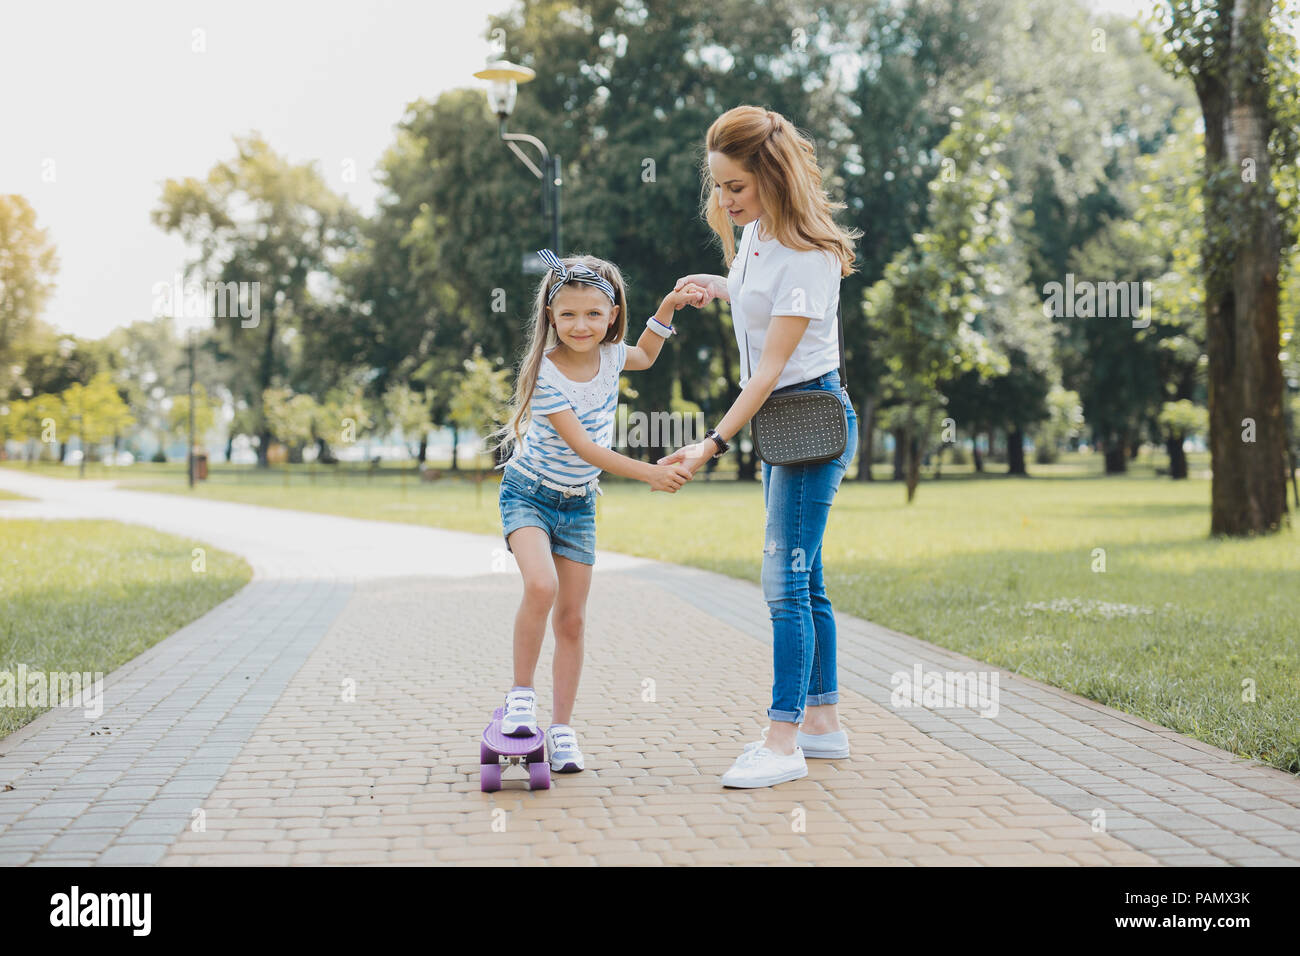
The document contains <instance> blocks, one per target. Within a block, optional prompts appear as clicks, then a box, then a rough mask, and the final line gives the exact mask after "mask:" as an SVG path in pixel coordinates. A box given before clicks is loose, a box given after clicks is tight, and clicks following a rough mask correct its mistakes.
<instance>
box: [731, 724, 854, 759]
mask: <svg viewBox="0 0 1300 956" xmlns="http://www.w3.org/2000/svg"><path fill="white" fill-rule="evenodd" d="M766 742H767V731H763V735H762V736H761V737H759V739H758V740H751V741H750V742H749V743H747V744H745V751H746V752H748V751H750V750H754V749H756V748H758V747H761V746H763V745H764V744H765V743H766ZM794 742H795V745H796V746H798V747H799V749H800V750H802V751H803V755H804V756H805V757H816V758H818V759H820V760H839V759H841V758H844V757H847V756H848V755H849V735H848V734H847V733H846V732H845V731H844V730H842V729H841V730H833V731H831V732H830V733H829V734H805V733H804V732H803V731H802V730H801V731H799V732H798V733H797V734H796V735H795V739H794Z"/></svg>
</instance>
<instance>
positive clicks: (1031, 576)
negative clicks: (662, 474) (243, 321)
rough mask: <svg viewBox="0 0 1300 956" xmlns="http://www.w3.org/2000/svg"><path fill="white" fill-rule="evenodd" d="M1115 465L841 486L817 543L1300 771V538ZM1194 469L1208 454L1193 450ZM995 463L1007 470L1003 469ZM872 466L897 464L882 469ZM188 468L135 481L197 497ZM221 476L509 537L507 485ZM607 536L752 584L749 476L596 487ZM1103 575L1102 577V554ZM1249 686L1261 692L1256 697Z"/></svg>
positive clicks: (928, 610)
mask: <svg viewBox="0 0 1300 956" xmlns="http://www.w3.org/2000/svg"><path fill="white" fill-rule="evenodd" d="M1162 464H1163V456H1157V457H1156V458H1154V459H1140V460H1139V461H1138V462H1137V463H1135V465H1134V466H1133V472H1132V474H1131V475H1129V476H1120V477H1104V476H1102V475H1101V474H1100V462H1099V459H1098V458H1097V457H1095V456H1069V457H1067V459H1065V460H1064V461H1063V462H1062V463H1060V464H1058V465H1054V466H1035V465H1033V464H1031V465H1030V469H1031V471H1032V472H1033V473H1034V475H1035V477H1032V478H1028V479H1015V478H1008V477H1005V476H990V477H985V478H974V477H972V476H971V474H970V468H969V466H967V467H966V468H965V469H954V468H952V467H950V466H949V467H945V470H944V478H943V479H942V480H940V481H927V482H924V483H923V484H922V485H921V486H920V488H919V489H918V493H917V498H916V500H915V501H914V502H913V503H912V504H911V505H907V504H905V496H904V491H903V488H902V486H901V485H900V484H897V483H893V482H884V481H881V482H875V483H863V482H857V481H846V482H845V483H844V484H843V485H842V486H841V489H840V492H839V495H838V496H837V498H836V503H835V507H834V510H833V511H832V513H831V525H830V527H829V528H828V530H827V534H826V540H825V545H824V559H825V563H826V568H827V572H826V581H827V589H828V591H829V593H830V595H831V598H832V600H833V601H834V602H835V605H836V607H837V608H838V609H840V610H843V611H847V612H850V613H852V614H856V615H859V616H861V617H864V618H867V619H869V620H871V621H874V622H876V623H878V624H882V625H884V626H886V627H890V628H893V629H895V630H898V631H903V632H905V633H908V634H912V635H915V636H916V637H919V638H922V639H924V640H927V641H931V642H933V643H935V644H938V645H941V646H943V647H947V648H951V649H952V650H955V651H958V652H960V653H962V654H966V655H969V656H971V657H973V658H976V659H978V660H984V661H989V662H991V663H993V664H996V665H999V666H1001V667H1004V668H1006V669H1008V670H1010V671H1013V672H1017V673H1021V674H1024V675H1026V676H1029V677H1033V678H1036V679H1038V680H1041V681H1044V682H1046V683H1049V684H1053V685H1055V686H1058V687H1062V688H1065V689H1066V690H1070V691H1073V692H1074V693H1077V694H1080V695H1082V696H1084V697H1088V698H1091V699H1093V700H1096V701H1099V702H1101V703H1103V704H1107V705H1109V706H1112V707H1116V708H1118V709H1120V710H1124V711H1127V712H1129V713H1132V714H1135V715H1137V716H1139V717H1142V718H1144V719H1146V720H1149V721H1151V722H1153V723H1156V724H1160V725H1163V726H1166V727H1169V728H1172V729H1173V730H1176V731H1178V732H1180V733H1184V734H1188V735H1190V736H1193V737H1196V738H1199V739H1201V740H1204V741H1206V742H1207V743H1210V744H1213V745H1215V746H1218V747H1222V748H1224V749H1226V750H1230V751H1233V752H1235V753H1238V754H1241V755H1243V756H1248V757H1252V758H1256V759H1259V760H1261V761H1263V762H1265V763H1268V764H1271V765H1273V766H1275V767H1279V768H1282V769H1284V770H1289V771H1291V772H1292V773H1297V772H1300V638H1298V637H1297V635H1300V601H1298V600H1297V582H1300V545H1298V544H1297V540H1296V536H1295V533H1294V531H1292V530H1290V529H1287V530H1284V531H1283V532H1282V533H1280V534H1277V535H1274V536H1270V537H1266V538H1261V539H1256V540H1212V539H1210V538H1209V537H1208V531H1209V496H1210V486H1209V482H1208V481H1205V480H1201V479H1195V478H1193V479H1191V480H1187V481H1179V482H1175V481H1171V480H1169V479H1168V478H1157V477H1155V476H1154V468H1155V467H1157V466H1159V465H1162ZM1190 464H1191V468H1192V471H1193V474H1195V473H1197V472H1198V471H1202V470H1204V469H1205V468H1206V467H1207V466H1208V461H1207V459H1206V457H1205V456H1191V462H1190ZM992 467H996V466H992ZM876 471H877V474H878V475H879V476H882V477H883V476H884V475H885V474H886V472H887V470H886V469H884V468H883V467H880V466H878V467H877V469H876ZM183 477H184V476H183V471H182V473H181V474H180V475H178V476H173V477H171V478H167V479H162V478H158V477H154V478H152V479H147V480H144V481H137V482H131V486H132V487H142V488H148V489H149V490H161V491H174V492H176V493H181V494H188V493H190V492H188V491H187V490H186V489H185V488H184V487H183ZM287 481H288V487H287V488H286V475H285V474H284V473H283V472H272V473H271V474H266V473H262V474H258V473H256V472H254V471H253V470H244V471H242V472H235V471H228V472H221V471H218V472H215V473H214V476H213V479H212V480H211V481H210V482H207V483H204V484H203V485H201V486H200V488H199V490H198V491H197V492H195V493H196V494H198V495H200V496H202V497H207V498H218V499H222V500H229V501H243V502H248V503H252V504H261V505H269V506H273V507H290V508H296V509H300V510H307V511H319V512H325V513H329V514H338V515H346V516H350V517H358V518H369V519H378V520H387V521H401V522H408V523H413V524H422V525H430V526H435V527H444V528H453V529H457V530H464V531H474V532H480V533H483V534H489V535H499V534H500V522H499V515H498V512H497V506H496V488H497V486H496V482H495V480H494V479H489V480H488V481H486V482H484V483H483V485H482V486H481V488H479V489H477V490H476V487H475V484H474V483H473V482H472V481H463V480H458V479H443V480H441V481H438V482H433V483H425V484H421V483H419V482H418V481H416V480H415V479H414V477H411V478H410V479H409V480H406V481H399V480H398V479H397V478H395V477H393V476H392V475H380V476H378V477H375V478H373V479H371V480H369V481H366V480H364V479H358V478H355V477H353V478H350V479H348V480H347V481H346V482H338V481H331V480H330V479H328V478H325V477H321V476H318V477H317V479H316V480H315V481H314V482H313V481H312V480H311V479H309V478H307V477H305V476H304V474H303V471H302V470H295V471H291V472H290V473H289V474H288V476H287ZM602 485H603V486H604V488H605V495H604V496H603V497H602V498H601V499H600V507H599V516H598V523H597V526H598V539H599V541H600V546H601V547H602V548H607V549H610V550H614V551H622V552H626V553H629V554H636V555H641V556H645V557H651V558H656V559H660V560H664V561H673V562H677V563H681V564H687V565H693V566H696V567H701V568H707V569H709V570H713V571H718V572H721V573H723V574H728V575H731V576H734V577H738V578H743V579H746V580H750V581H754V582H756V583H757V582H758V580H759V570H760V567H761V560H762V556H761V549H762V546H763V504H762V490H761V487H760V486H759V485H758V484H757V483H754V484H748V483H746V484H739V483H736V482H733V481H713V482H706V481H703V480H701V478H700V477H697V479H696V480H695V481H693V482H692V483H691V484H689V485H687V486H686V488H685V489H683V490H682V491H681V492H679V493H678V494H676V495H673V496H669V495H659V494H651V493H650V492H649V491H648V490H647V489H646V486H645V485H642V484H639V483H634V482H623V481H619V480H603V481H602ZM1099 548H1100V549H1104V551H1105V571H1104V572H1102V571H1094V570H1093V566H1094V562H1095V561H1096V560H1097V559H1096V558H1095V557H1094V550H1095V549H1099ZM1252 686H1253V688H1254V695H1255V700H1253V701H1248V700H1244V699H1243V697H1249V693H1248V690H1249V688H1250V687H1252Z"/></svg>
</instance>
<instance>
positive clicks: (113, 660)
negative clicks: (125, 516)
mask: <svg viewBox="0 0 1300 956" xmlns="http://www.w3.org/2000/svg"><path fill="white" fill-rule="evenodd" d="M195 547H204V546H203V545H202V544H201V543H198V542H194V541H191V540H189V539H186V538H179V537H175V536H173V535H167V534H160V533H158V532H156V531H152V530H149V529H146V528H140V527H137V526H134V525H125V524H119V523H117V522H113V521H25V520H18V519H14V520H0V671H8V672H9V673H10V674H13V675H15V679H16V675H17V668H18V665H19V664H24V665H25V666H26V668H27V672H28V673H29V674H30V673H31V672H32V671H64V672H78V673H85V672H89V673H92V674H93V673H95V672H101V673H103V674H108V673H109V672H110V671H112V670H113V669H114V668H116V667H118V666H120V665H121V664H123V663H125V662H126V661H128V660H130V659H131V658H133V657H135V656H136V655H137V654H139V653H141V652H142V651H144V650H147V649H148V648H150V647H152V646H153V645H154V644H156V643H158V642H159V641H160V640H162V639H163V638H164V637H167V636H168V635H170V634H172V633H173V632H175V631H176V630H178V629H179V628H181V627H184V626H185V625H186V624H188V623H189V622H191V621H193V620H194V619H195V618H197V617H199V616H201V615H203V614H205V613H206V612H207V611H209V610H210V609H212V608H213V607H215V606H216V605H217V604H219V603H221V602H222V601H224V600H225V599H226V598H228V597H230V596H231V595H232V594H234V593H235V592H236V591H238V590H239V589H240V588H241V587H243V586H244V585H245V584H246V583H248V581H249V579H250V578H251V577H252V569H251V568H249V566H248V565H247V564H246V563H245V562H244V561H243V559H241V558H237V557H235V556H234V555H230V554H227V553H225V552H223V551H217V550H215V549H213V548H206V547H205V553H204V555H203V559H204V561H205V563H206V568H205V570H203V571H202V573H199V572H198V571H196V570H195V569H194V563H195V557H194V556H193V554H192V552H193V549H194V548H195ZM47 709H49V708H48V707H21V708H20V707H10V706H0V737H4V736H6V735H8V734H10V733H12V732H13V731H15V730H17V729H18V728H19V727H21V726H23V725H24V724H27V723H29V722H30V721H32V720H34V719H35V718H36V717H37V716H39V715H40V714H41V713H43V712H44V711H45V710H47Z"/></svg>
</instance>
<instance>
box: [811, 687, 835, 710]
mask: <svg viewBox="0 0 1300 956" xmlns="http://www.w3.org/2000/svg"><path fill="white" fill-rule="evenodd" d="M839 702H840V692H839V691H837V690H833V691H830V692H829V693H826V694H809V695H808V699H807V700H806V701H805V702H804V703H805V704H806V705H807V706H809V707H825V706H826V705H827V704H838V703H839Z"/></svg>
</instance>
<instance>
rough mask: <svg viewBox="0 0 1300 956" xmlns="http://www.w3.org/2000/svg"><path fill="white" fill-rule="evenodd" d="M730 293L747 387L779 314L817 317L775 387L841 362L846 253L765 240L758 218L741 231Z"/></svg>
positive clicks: (729, 281) (742, 376)
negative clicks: (841, 304)
mask: <svg viewBox="0 0 1300 956" xmlns="http://www.w3.org/2000/svg"><path fill="white" fill-rule="evenodd" d="M746 262H748V266H746ZM742 274H743V275H744V290H743V291H742V290H741V276H742ZM727 295H728V296H730V297H731V324H732V329H733V331H734V332H735V334H736V346H737V348H738V349H739V350H740V355H741V359H740V385H741V387H742V388H743V387H744V385H745V383H746V382H748V381H749V376H750V373H751V372H752V371H753V370H754V367H755V366H756V365H757V364H758V360H759V357H760V356H761V355H762V354H763V343H764V341H765V340H766V338H767V329H768V326H769V325H770V324H771V322H772V316H774V315H802V316H806V317H807V318H809V319H811V320H812V321H810V322H809V323H808V328H807V329H806V330H805V331H804V334H803V338H801V339H800V340H799V344H798V345H796V346H795V349H794V353H793V354H792V355H791V356H790V360H789V361H788V362H786V363H785V368H784V369H783V370H782V371H781V377H780V378H778V379H777V380H776V385H775V386H773V387H774V388H784V387H785V386H787V385H795V384H797V383H799V382H806V381H808V380H809V379H811V378H817V377H818V376H820V375H825V374H826V373H827V372H829V371H831V370H832V369H837V368H839V367H840V345H839V330H838V329H837V327H836V310H837V309H838V307H839V302H840V259H839V256H837V255H835V253H833V252H830V251H827V250H824V249H809V250H797V249H790V248H788V247H786V246H783V245H781V243H780V242H779V241H777V240H776V239H775V238H770V239H762V240H760V239H759V238H758V220H757V219H755V220H754V221H753V222H751V223H749V224H748V225H747V226H745V228H744V229H743V230H742V232H741V236H740V247H739V250H738V251H737V253H736V258H735V259H734V260H732V263H731V272H730V273H729V274H728V275H727ZM746 330H748V332H749V355H748V357H746V355H745V332H746Z"/></svg>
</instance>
